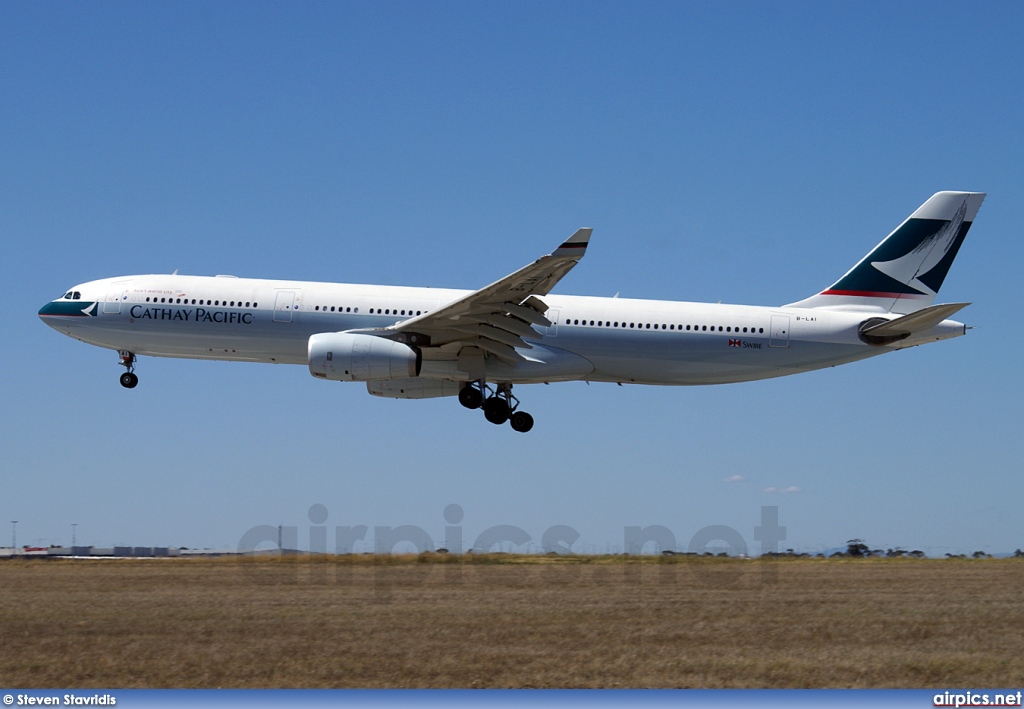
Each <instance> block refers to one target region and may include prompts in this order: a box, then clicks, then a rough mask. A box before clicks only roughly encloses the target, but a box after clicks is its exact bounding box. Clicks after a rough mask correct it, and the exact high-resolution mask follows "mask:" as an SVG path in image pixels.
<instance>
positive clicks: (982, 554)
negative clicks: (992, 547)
mask: <svg viewBox="0 0 1024 709" xmlns="http://www.w3.org/2000/svg"><path fill="white" fill-rule="evenodd" d="M971 558H972V559H991V558H992V555H991V554H986V553H985V552H983V551H976V552H974V553H973V554H971Z"/></svg>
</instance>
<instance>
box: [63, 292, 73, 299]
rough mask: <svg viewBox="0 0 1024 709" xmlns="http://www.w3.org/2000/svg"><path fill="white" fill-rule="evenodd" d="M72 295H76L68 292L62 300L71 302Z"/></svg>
mask: <svg viewBox="0 0 1024 709" xmlns="http://www.w3.org/2000/svg"><path fill="white" fill-rule="evenodd" d="M72 295H74V293H72V292H71V291H68V292H67V293H65V294H64V295H62V296H61V299H62V300H71V296H72Z"/></svg>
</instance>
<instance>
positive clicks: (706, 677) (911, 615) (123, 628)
mask: <svg viewBox="0 0 1024 709" xmlns="http://www.w3.org/2000/svg"><path fill="white" fill-rule="evenodd" d="M439 558H441V559H443V558H444V557H439ZM470 558H471V557H466V558H464V559H460V558H459V557H452V558H450V559H449V561H450V562H455V563H445V564H441V563H422V561H423V560H417V559H416V558H415V557H412V558H405V559H403V558H386V559H377V560H375V559H374V558H373V557H339V558H324V559H319V560H314V561H310V560H309V559H306V558H295V557H292V558H288V557H285V558H281V559H262V560H261V559H245V560H238V559H229V558H225V559H215V560H195V559H187V560H186V559H160V560H110V561H95V560H89V561H71V560H69V561H23V560H12V561H5V562H2V563H0V685H2V686H5V687H39V688H45V687H72V688H98V687H943V688H952V687H978V686H992V687H1020V686H1022V685H1024V660H1022V658H1024V633H1022V632H1021V628H1024V562H1022V561H1021V560H1014V559H1004V560H911V559H865V560H831V559H830V560H815V559H800V560H781V561H777V562H761V561H750V560H738V559H717V558H716V559H705V558H696V559H694V558H689V557H677V558H675V559H670V560H659V559H645V560H644V561H643V562H640V561H638V560H637V558H636V557H633V558H632V559H631V560H624V559H622V558H621V557H620V558H614V559H613V558H593V557H590V558H587V557H582V558H576V557H570V558H560V559H550V558H546V557H503V556H499V555H495V556H490V557H482V558H481V557H478V558H477V560H475V561H470V560H469V559H470ZM663 561H664V563H663Z"/></svg>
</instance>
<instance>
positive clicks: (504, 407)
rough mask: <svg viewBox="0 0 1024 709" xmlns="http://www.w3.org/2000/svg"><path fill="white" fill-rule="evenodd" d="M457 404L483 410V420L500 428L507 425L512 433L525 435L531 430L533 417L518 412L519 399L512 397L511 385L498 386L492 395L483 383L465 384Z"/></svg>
mask: <svg viewBox="0 0 1024 709" xmlns="http://www.w3.org/2000/svg"><path fill="white" fill-rule="evenodd" d="M459 403H460V404H462V405H463V406H465V407H466V408H467V409H481V408H482V409H483V410H484V418H485V419H487V420H488V421H490V422H491V423H493V424H495V425H496V426H500V425H501V424H503V423H506V422H507V423H508V424H509V425H510V426H512V430H513V431H518V432H519V433H526V432H527V431H529V430H530V429H531V428H533V416H530V414H528V413H526V412H525V411H520V410H519V399H517V398H516V397H515V396H513V395H512V385H511V384H509V383H508V382H502V383H500V384H498V387H497V390H496V391H494V392H493V393H492V391H491V389H490V387H488V386H487V383H486V382H484V381H482V380H481V381H478V382H467V383H466V385H465V386H463V387H462V389H461V390H460V391H459Z"/></svg>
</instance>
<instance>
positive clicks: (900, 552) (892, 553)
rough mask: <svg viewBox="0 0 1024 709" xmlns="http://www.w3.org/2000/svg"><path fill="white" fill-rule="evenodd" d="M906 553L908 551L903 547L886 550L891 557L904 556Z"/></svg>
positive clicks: (886, 553)
mask: <svg viewBox="0 0 1024 709" xmlns="http://www.w3.org/2000/svg"><path fill="white" fill-rule="evenodd" d="M906 553H907V552H906V551H904V550H903V549H900V548H899V547H896V548H895V549H889V550H887V551H886V552H885V555H886V556H888V557H889V558H890V559H891V558H895V557H898V556H903V555H904V554H906Z"/></svg>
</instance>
